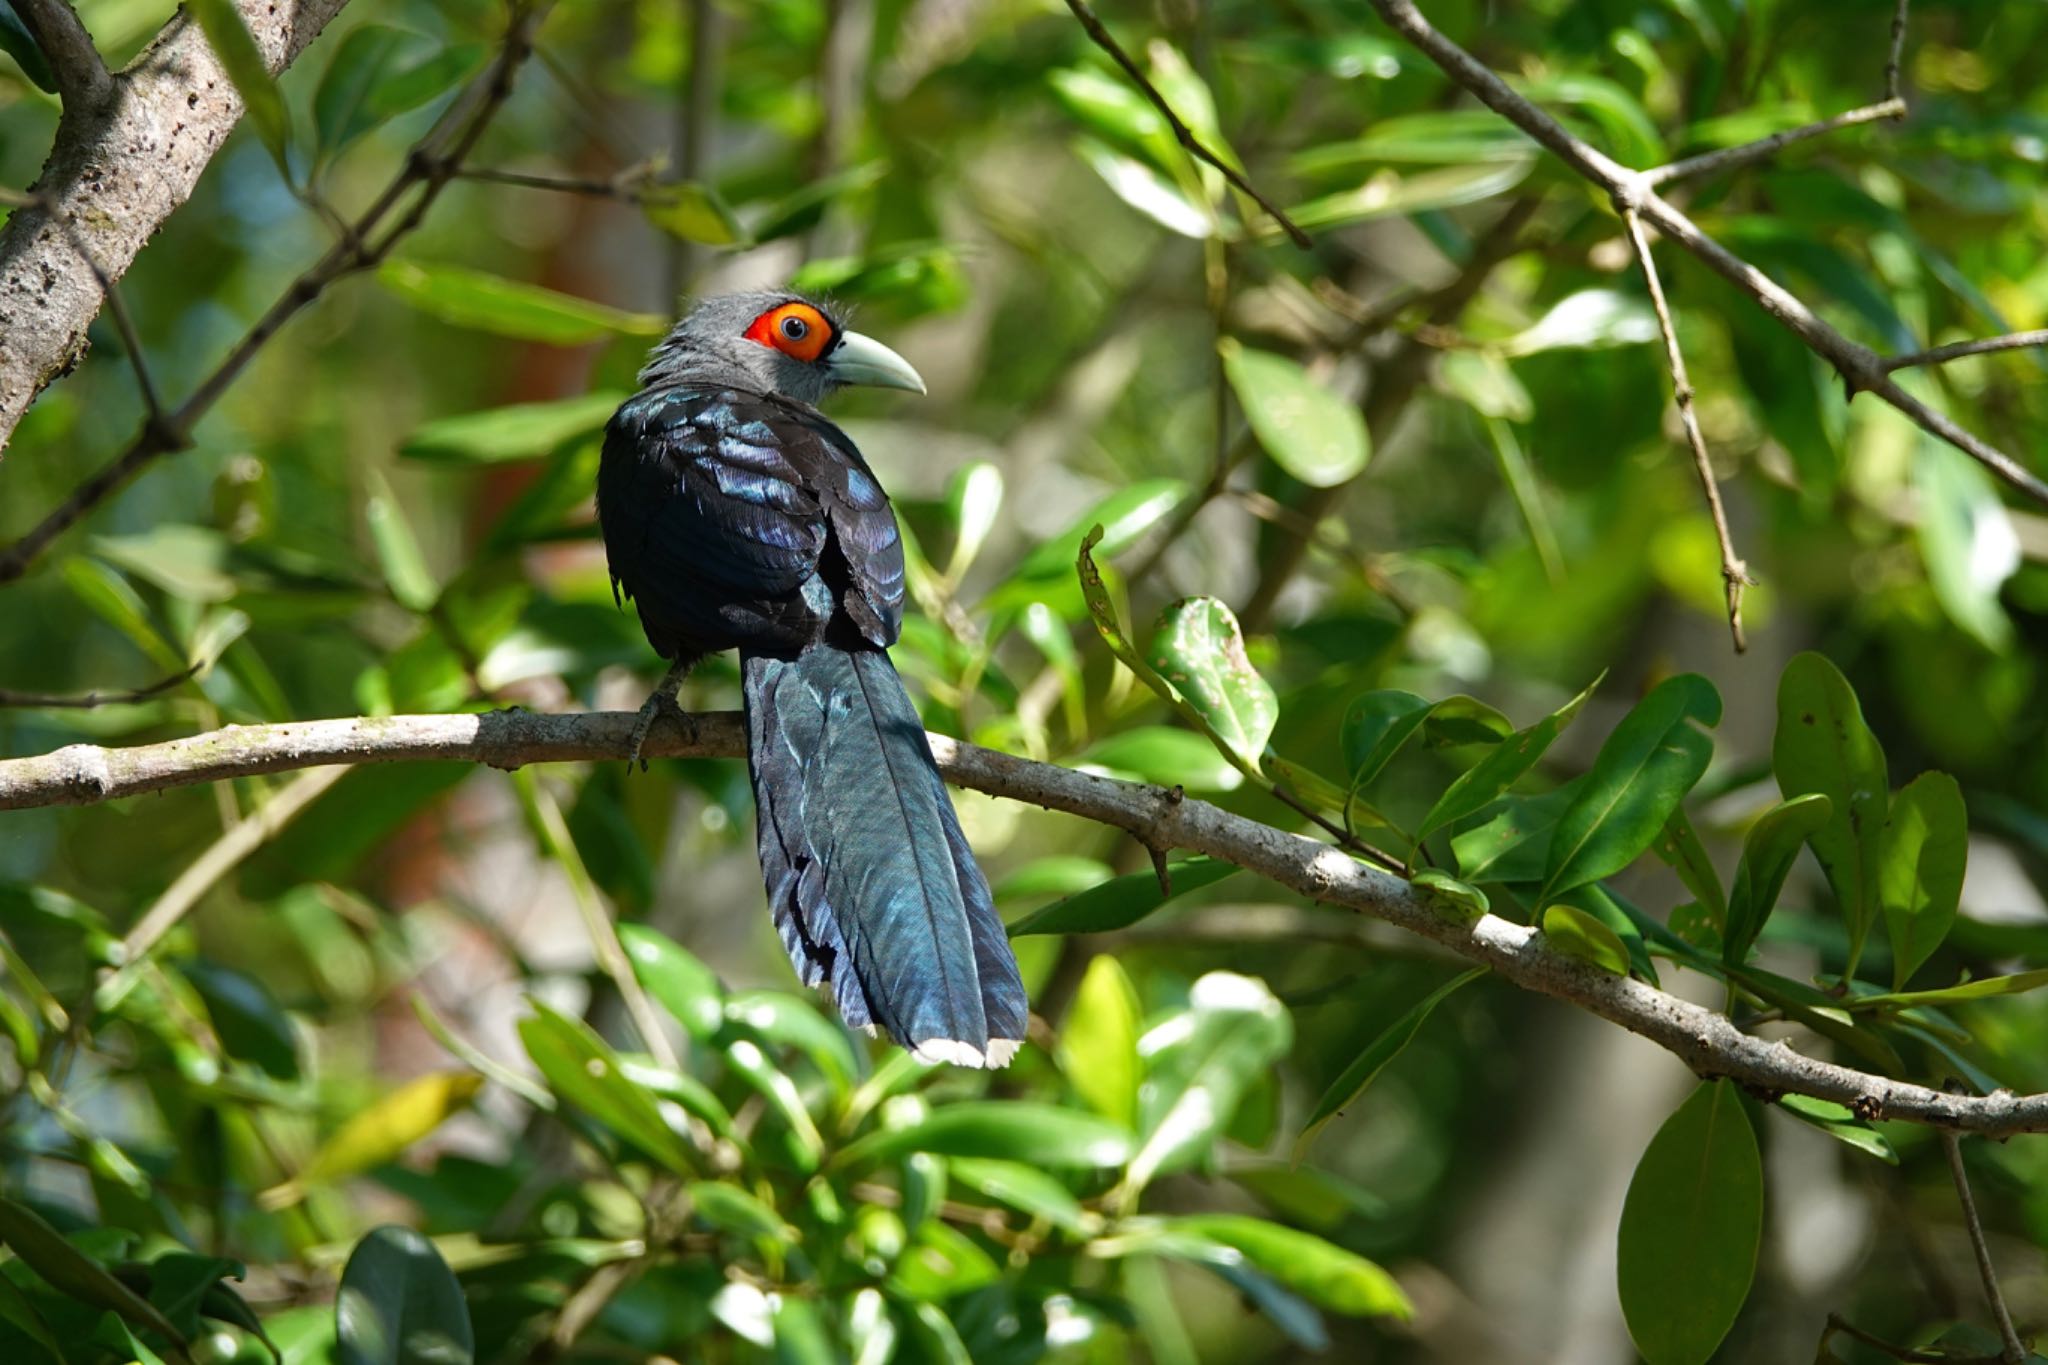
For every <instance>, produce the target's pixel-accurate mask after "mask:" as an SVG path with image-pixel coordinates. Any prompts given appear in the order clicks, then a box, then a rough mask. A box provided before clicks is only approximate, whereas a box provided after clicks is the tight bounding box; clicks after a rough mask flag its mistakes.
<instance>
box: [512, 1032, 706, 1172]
mask: <svg viewBox="0 0 2048 1365" xmlns="http://www.w3.org/2000/svg"><path fill="white" fill-rule="evenodd" d="M531 1003H532V1006H533V1013H532V1014H530V1015H528V1016H527V1017H526V1018H524V1019H521V1020H520V1021H519V1041H520V1042H521V1043H523V1044H525V1046H526V1055H527V1056H529V1057H531V1058H532V1059H533V1064H534V1065H535V1066H537V1067H539V1068H540V1073H541V1075H543V1076H545V1077H546V1078H547V1082H548V1088H549V1089H551V1090H553V1091H554V1092H555V1095H556V1097H557V1098H558V1099H560V1100H561V1101H562V1102H563V1103H565V1104H570V1105H574V1106H575V1107H576V1108H578V1109H580V1110H582V1111H583V1112H584V1113H586V1114H588V1115H590V1116H591V1117H592V1118H594V1119H596V1120H597V1121H598V1122H600V1123H602V1124H604V1126H605V1127H607V1128H609V1129H611V1130H612V1131H613V1132H615V1133H617V1134H618V1135H619V1136H620V1137H622V1138H624V1139H626V1140H627V1141H628V1142H630V1143H632V1144H633V1145H634V1146H635V1147H637V1148H639V1149H640V1150H641V1151H643V1152H645V1153H647V1155H649V1156H651V1157H653V1158H654V1159H655V1160H657V1161H659V1162H660V1163H661V1164H662V1165H664V1166H666V1167H668V1169H670V1170H671V1171H675V1172H678V1173H680V1174H686V1175H687V1174H691V1173H693V1172H694V1170H695V1168H696V1162H695V1161H694V1160H693V1159H692V1157H691V1154H690V1151H689V1148H688V1147H687V1146H686V1145H685V1144H684V1142H683V1139H682V1138H680V1137H678V1136H677V1135H676V1131H675V1129H674V1128H673V1127H671V1126H670V1124H669V1122H668V1120H666V1119H665V1118H663V1117H662V1112H661V1109H660V1107H659V1106H658V1104H657V1102H656V1100H655V1098H654V1096H652V1095H650V1094H649V1093H648V1092H647V1091H646V1090H645V1089H644V1088H642V1087H641V1086H640V1085H639V1084H637V1083H636V1082H634V1081H633V1080H632V1079H630V1078H629V1077H628V1076H627V1075H626V1074H625V1073H624V1070H623V1067H622V1065H621V1062H620V1059H619V1056H618V1054H617V1053H615V1052H613V1051H612V1049H611V1047H610V1046H609V1045H608V1044H607V1043H606V1042H605V1041H604V1040H603V1039H602V1038H600V1037H598V1036H597V1034H596V1033H595V1032H593V1031H592V1029H591V1027H590V1026H589V1025H588V1024H586V1023H584V1022H583V1021H582V1020H580V1019H572V1018H570V1017H569V1016H568V1015H566V1014H563V1013H561V1012H560V1011H558V1010H554V1009H550V1008H549V1007H548V1006H546V1005H543V1004H541V1003H540V1002H539V1001H538V1000H536V1001H533V1002H531Z"/></svg>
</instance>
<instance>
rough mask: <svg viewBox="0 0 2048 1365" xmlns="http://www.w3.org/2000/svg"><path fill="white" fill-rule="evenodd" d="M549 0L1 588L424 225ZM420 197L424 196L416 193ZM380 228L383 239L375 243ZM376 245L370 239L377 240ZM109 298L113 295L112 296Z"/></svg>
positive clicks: (519, 17) (63, 509) (520, 15)
mask: <svg viewBox="0 0 2048 1365" xmlns="http://www.w3.org/2000/svg"><path fill="white" fill-rule="evenodd" d="M550 2H551V0H540V2H539V3H536V4H530V5H524V6H521V7H520V8H519V9H518V10H517V12H516V13H515V16H514V18H513V21H512V23H511V26H510V28H509V30H508V32H507V33H506V36H505V39H504V43H503V45H502V46H501V47H500V49H499V51H498V56H497V59H496V60H495V61H494V62H493V63H492V64H491V67H490V69H489V70H488V71H486V72H484V73H483V74H482V75H481V76H479V77H478V78H477V79H476V80H475V81H474V82H472V83H471V85H470V87H469V88H468V89H467V90H466V91H464V92H463V94H462V95H461V96H460V97H458V98H457V99H456V101H455V103H454V104H452V105H451V106H450V107H449V109H448V111H447V112H446V113H445V114H444V115H443V116H442V118H441V119H440V120H439V121H438V122H437V123H436V124H435V126H434V128H433V129H432V130H431V131H429V132H428V133H427V135H426V137H425V138H424V139H422V140H421V142H420V143H419V144H418V145H417V146H415V147H414V149H413V151H412V153H411V155H409V156H407V157H406V160H405V166H404V168H403V169H402V170H400V171H399V173H398V175H397V176H396V177H394V178H393V179H392V181H391V183H390V184H389V185H387V186H386V187H385V189H384V192H383V193H382V194H380V195H378V196H377V198H376V200H375V201H374V202H373V203H372V204H371V205H370V207H369V208H367V209H365V210H364V211H363V213H362V214H361V215H360V216H359V217H358V218H357V219H356V221H355V223H354V224H353V225H352V226H351V229H350V231H349V232H348V233H347V234H346V235H345V237H344V239H343V240H342V241H340V242H338V243H336V244H335V245H334V246H333V247H331V248H329V250H328V251H327V254H326V255H324V256H322V257H321V258H320V260H319V261H318V262H316V263H315V264H314V265H313V266H312V267H310V268H309V269H307V270H306V271H305V272H304V273H303V274H301V275H300V276H299V277H298V278H297V279H296V280H294V281H293V282H292V283H291V284H290V285H288V286H287V287H286V288H285V291H284V292H283V293H282V294H280V295H279V296H278V298H277V300H276V301H275V302H274V303H272V304H271V305H270V307H269V309H268V310H267V311H265V313H264V314H263V316H262V317H260V318H258V319H257V320H256V323H255V325H254V326H252V327H251V328H250V329H249V330H248V332H247V333H245V334H244V335H243V337H242V339H241V340H240V341H239V342H237V343H236V345H235V347H234V349H233V350H232V351H230V352H229V353H228V355H227V357H226V358H225V359H223V360H222V361H221V362H220V364H219V365H218V366H216V367H215V369H214V370H213V372H212V373H211V374H209V375H208V376H207V377H206V379H204V380H203V381H201V383H200V384H199V387H198V388H197V389H195V390H194V391H193V393H192V395H191V396H190V397H189V398H187V399H186V400H185V402H184V403H183V404H182V405H180V406H179V407H178V409H177V410H176V411H175V412H172V413H170V414H168V415H166V416H163V417H160V418H156V419H153V420H150V421H148V422H145V423H144V425H143V428H142V430H141V431H139V432H138V433H136V435H135V437H134V439H133V440H132V441H131V442H130V443H129V445H128V448H127V449H126V450H124V451H123V452H122V453H121V454H120V455H118V456H116V457H115V458H114V459H113V460H112V461H110V462H109V463H107V464H105V465H102V466H101V467H100V468H99V469H98V470H97V471H96V472H94V473H93V474H92V475H90V476H89V477H88V478H87V479H86V480H85V481H84V482H83V483H81V484H79V485H78V486H77V487H76V488H74V489H73V490H72V491H71V493H70V495H69V496H68V497H66V498H65V499H64V501H62V502H61V503H59V504H58V505H57V506H56V507H55V508H53V509H52V510H51V511H50V512H49V513H48V514H47V515H45V516H44V517H43V519H42V520H41V521H39V522H37V523H36V524H35V525H34V526H33V527H31V528H30V529H29V530H28V531H27V532H25V533H24V534H23V535H22V536H21V537H20V538H19V539H17V540H15V541H14V542H13V543H12V544H10V545H8V546H6V547H5V548H4V549H0V584H5V583H10V582H12V581H14V580H15V579H18V578H20V577H21V576H22V575H23V574H24V573H26V572H27V571H28V568H29V566H30V565H31V564H33V563H34V562H35V560H36V558H37V557H38V556H39V555H41V554H42V552H43V551H44V550H45V549H47V548H48V547H49V545H50V543H51V542H52V541H54V540H55V539H56V538H57V537H58V536H60V535H62V534H63V533H64V532H65V531H67V530H69V529H70V528H71V527H72V526H73V525H75V524H76V523H77V522H78V521H79V520H80V519H81V518H83V517H84V516H85V515H86V514H87V513H88V512H90V511H92V510H93V509H94V508H95V507H97V506H99V504H100V503H102V502H104V501H106V499H107V498H109V497H111V496H112V495H113V494H114V493H115V492H116V491H117V490H119V489H121V488H123V487H126V486H127V484H128V482H129V481H130V480H131V479H133V478H134V477H135V476H136V475H137V474H139V473H140V472H141V471H142V470H143V469H144V468H146V467H147V466H149V465H150V464H151V463H153V462H154V461H155V460H157V459H158V458H160V457H162V456H164V455H168V454H172V453H174V452H176V451H180V450H184V449H187V448H189V447H190V445H191V444H192V429H193V427H194V426H196V425H197V424H198V422H199V419H200V418H201V417H203V416H205V415H206V413H207V412H209V411H211V410H212V408H213V406H214V404H215V403H217V402H219V401H220V398H221V395H222V394H224V393H226V392H227V390H228V388H229V387H230V386H231V385H232V384H233V383H234V382H235V380H236V379H238V378H240V377H241V374H242V372H243V371H244V370H246V369H247V368H248V366H249V364H250V362H251V361H253V360H254V359H255V358H256V355H257V353H258V352H259V351H261V350H262V349H263V347H264V346H265V345H267V344H268V343H269V342H270V340H271V338H272V337H274V336H276V335H277V333H278V331H279V330H280V329H281V328H283V327H284V325H285V324H286V323H287V322H289V321H291V320H292V319H293V318H294V317H296V316H297V315H298V314H299V313H300V312H302V311H304V310H305V309H306V308H307V307H308V306H309V305H310V304H312V303H313V302H314V300H316V299H318V298H320V297H321V295H322V294H324V293H325V292H326V291H327V289H328V288H329V287H330V286H331V285H333V284H334V283H335V282H336V281H338V280H341V279H344V278H346V277H347V276H350V275H354V274H358V273H360V272H362V271H365V270H370V269H373V268H375V267H376V266H377V265H378V264H380V263H381V262H382V261H383V260H384V258H385V257H386V256H388V255H389V254H390V252H391V249H392V248H393V247H394V246H396V245H397V244H398V241H399V239H400V238H402V237H404V236H405V235H406V234H407V233H409V232H411V231H412V230H413V229H414V228H416V227H418V226H419V224H420V222H421V220H422V219H424V218H425V217H426V213H427V210H428V209H429V208H430V207H431V206H432V205H433V203H434V201H435V200H436V199H438V198H439V197H440V194H441V191H442V190H443V189H445V188H446V187H447V185H448V183H449V181H450V180H452V179H453V178H454V176H455V172H456V171H457V170H458V169H459V168H460V166H461V164H462V162H463V161H464V160H465V159H466V158H467V157H468V155H469V153H470V151H471V150H472V149H473V148H474V147H475V145H476V142H477V139H478V138H480V137H481V136H483V132H484V129H485V128H486V127H488V126H489V124H490V122H491V120H492V118H493V117H495V116H496V114H497V112H498V110H499V109H500V108H501V107H502V106H503V104H504V102H505V99H506V97H507V96H509V95H510V94H511V92H512V77H513V74H514V73H515V72H516V71H517V70H518V68H519V66H520V64H521V63H523V62H524V61H525V60H526V58H527V56H528V55H529V54H530V53H531V52H532V50H533V34H534V30H535V28H536V27H537V25H538V24H539V21H540V18H541V15H542V14H543V13H544V12H545V11H546V10H547V8H548V4H549V3H550ZM415 190H417V191H418V193H417V194H414V193H413V192H414V191H415ZM409 194H410V195H412V202H411V204H410V205H409V207H407V209H406V210H405V212H404V213H403V214H400V215H399V216H398V217H397V218H396V220H395V221H391V222H390V223H389V224H388V226H387V225H386V220H387V219H390V218H391V215H392V214H393V212H394V211H395V210H396V209H397V208H398V206H399V205H400V204H401V203H403V202H404V201H405V199H406V197H407V196H408V195H409ZM380 229H381V235H377V234H378V233H379V231H380ZM373 236H374V237H375V240H374V241H373V240H372V238H373ZM109 297H110V298H111V297H112V295H111V294H110V295H109Z"/></svg>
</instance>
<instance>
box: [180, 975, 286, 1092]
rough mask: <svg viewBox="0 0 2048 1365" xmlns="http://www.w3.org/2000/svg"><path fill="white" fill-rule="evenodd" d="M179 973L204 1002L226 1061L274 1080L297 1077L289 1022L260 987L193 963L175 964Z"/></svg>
mask: <svg viewBox="0 0 2048 1365" xmlns="http://www.w3.org/2000/svg"><path fill="white" fill-rule="evenodd" d="M178 973H179V975H181V976H183V977H184V978H185V979H186V980H187V981H190V982H191V983H192V988H193V989H194V990H196V991H198V992H199V998H200V999H201V1000H203V1001H205V1002H206V1015H207V1018H208V1020H209V1021H210V1022H211V1023H212V1024H213V1031H214V1034H215V1036H216V1037H218V1038H219V1039H220V1045H221V1047H222V1049H223V1050H224V1051H226V1052H227V1054H228V1055H229V1056H230V1057H237V1058H240V1059H241V1060H243V1061H248V1062H254V1063H255V1064H256V1065H257V1066H259V1067H262V1068H263V1070H264V1071H265V1072H266V1073H268V1074H269V1075H272V1076H275V1077H277V1078H278V1079H279V1080H292V1079H294V1078H295V1077H297V1076H298V1074H299V1057H298V1043H297V1038H296V1036H295V1035H294V1034H293V1032H292V1021H291V1020H290V1019H289V1018H288V1017H286V1015H285V1012H284V1010H283V1009H281V1008H280V1007H279V1006H278V1003H277V1001H276V1000H274V999H273V998H272V997H271V994H270V991H269V990H268V989H267V988H266V987H265V986H264V985H263V983H262V982H261V981H258V980H257V979H256V978H255V977H253V976H245V975H243V974H242V973H241V972H237V971H233V970H231V969H229V968H227V967H222V966H219V965H217V964H215V963H212V962H206V961H203V960H198V959H193V960H188V961H185V962H181V963H179V964H178Z"/></svg>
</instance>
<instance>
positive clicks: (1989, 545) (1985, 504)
mask: <svg viewBox="0 0 2048 1365" xmlns="http://www.w3.org/2000/svg"><path fill="white" fill-rule="evenodd" d="M1903 377H1905V376H1902V378H1903ZM1930 387H1931V386H1930ZM1922 391H1923V393H1924V392H1927V390H1926V389H1923V390H1922ZM1913 482H1914V483H1915V485H1916V486H1917V487H1918V490H1919V494H1920V498H1919V502H1918V507H1919V511H1920V515H1919V518H1918V529H1919V538H1920V555H1921V558H1922V559H1924V560H1925V561H1926V563H1927V582H1928V586H1930V587H1932V588H1933V589H1934V597H1935V600H1936V601H1937V602H1939V603H1940V604H1941V608H1942V610H1943V611H1944V612H1945V613H1947V615H1948V618H1949V619H1950V620H1951V621H1954V622H1955V623H1956V624H1957V625H1958V626H1961V627H1962V628H1963V629H1964V630H1965V631H1967V632H1969V633H1970V634H1971V635H1972V636H1974V637H1975V638H1976V639H1977V641H1978V642H1979V643H1981V644H1982V645H1983V646H1984V647H1985V648H1986V649H1990V650H1994V651H1998V652H2001V653H2002V652H2004V651H2005V650H2006V649H2007V648H2008V647H2009V646H2010V644H2011V642H2012V634H2013V628H2012V618H2011V617H2010V616H2008V615H2006V612H2005V608H2004V606H2003V605H2001V603H2000V602H1999V594H2000V592H2001V591H2002V590H2003V588H2004V586H2005V581H2006V580H2007V579H2008V578H2010V577H2012V575H2013V574H2014V573H2016V572H2018V571H2019V568H2020V564H2021V553H2020V538H2019V533H2018V532H2017V531H2016V530H2015V529H2014V528H2013V523H2012V517H2011V514H2009V513H2008V512H2007V511H2006V510H2005V504H2004V502H2003V501H2002V500H2001V499H2000V497H1999V493H1998V485H1997V484H1995V483H1994V482H1993V481H1992V478H1991V475H1989V474H1988V473H1986V472H1985V471H1984V469H1983V467H1982V466H1980V465H1979V464H1978V463H1977V462H1976V461H1975V460H1973V459H1971V458H1970V457H1969V456H1967V455H1965V454H1964V453H1963V452H1962V451H1960V450H1957V449H1955V448H1954V447H1953V446H1951V445H1949V444H1948V443H1947V442H1946V441H1943V440H1940V439H1938V438H1936V437H1933V436H1928V435H1924V434H1923V435H1921V436H1920V437H1919V439H1918V440H1917V441H1916V443H1915V448H1914V453H1913Z"/></svg>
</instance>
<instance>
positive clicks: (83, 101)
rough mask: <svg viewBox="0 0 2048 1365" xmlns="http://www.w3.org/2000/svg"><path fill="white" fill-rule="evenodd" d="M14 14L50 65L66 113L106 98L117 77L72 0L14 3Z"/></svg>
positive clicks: (88, 106)
mask: <svg viewBox="0 0 2048 1365" xmlns="http://www.w3.org/2000/svg"><path fill="white" fill-rule="evenodd" d="M14 12H15V14H16V15H18V16H19V17H20V19H21V22H22V25H23V26H24V27H25V28H27V29H28V31H29V35H30V36H31V37H33V38H34V39H35V40H36V46H37V47H39V48H41V49H42V50H43V57H44V58H45V59H46V60H47V61H48V62H49V63H50V74H51V75H53V76H55V77H56V78H57V90H58V93H59V94H61V95H63V97H64V112H65V113H66V114H70V113H71V112H72V111H73V110H74V109H75V110H80V111H84V110H88V109H91V108H93V107H95V106H96V105H98V104H99V103H100V102H101V101H102V100H104V99H106V97H107V95H108V93H109V92H110V91H112V89H113V87H114V78H113V77H112V76H110V75H108V74H107V64H106V62H104V61H102V60H101V59H100V50H99V48H98V47H96V46H94V45H93V41H92V35H91V34H90V33H87V32H86V31H85V25H84V24H83V23H82V22H80V20H79V18H78V11H77V10H75V9H73V8H71V3H70V0H14Z"/></svg>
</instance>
